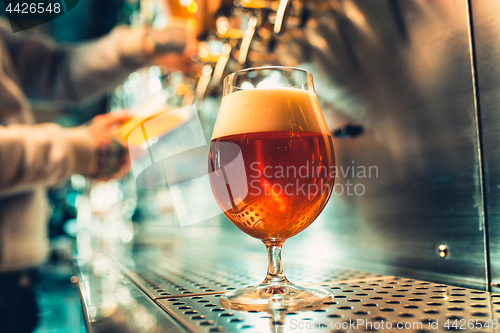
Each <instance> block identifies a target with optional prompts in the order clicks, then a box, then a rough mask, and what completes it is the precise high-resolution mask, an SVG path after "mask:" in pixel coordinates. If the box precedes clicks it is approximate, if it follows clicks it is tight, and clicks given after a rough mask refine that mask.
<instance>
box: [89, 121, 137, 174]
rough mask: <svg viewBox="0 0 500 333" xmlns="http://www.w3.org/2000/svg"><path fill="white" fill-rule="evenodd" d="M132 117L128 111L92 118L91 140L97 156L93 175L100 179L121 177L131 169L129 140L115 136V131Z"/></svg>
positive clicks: (92, 171)
mask: <svg viewBox="0 0 500 333" xmlns="http://www.w3.org/2000/svg"><path fill="white" fill-rule="evenodd" d="M129 119H130V115H128V114H126V113H122V114H115V113H107V114H103V115H98V116H96V117H94V119H92V122H91V124H90V126H89V128H88V129H89V132H90V138H89V139H90V140H91V142H92V144H93V145H94V147H95V151H96V157H95V160H94V163H93V164H94V165H93V166H92V169H91V177H92V178H94V179H99V180H108V179H119V178H122V177H124V176H125V175H126V174H127V173H128V171H129V170H130V160H129V156H128V148H127V142H125V141H123V140H119V139H118V138H116V137H114V136H113V134H112V133H113V132H114V131H115V129H116V128H118V127H119V126H120V125H121V124H123V123H124V122H125V121H127V120H129Z"/></svg>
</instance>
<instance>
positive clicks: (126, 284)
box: [76, 255, 186, 333]
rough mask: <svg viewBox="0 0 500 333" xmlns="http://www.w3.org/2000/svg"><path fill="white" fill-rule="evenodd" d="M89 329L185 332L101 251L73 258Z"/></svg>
mask: <svg viewBox="0 0 500 333" xmlns="http://www.w3.org/2000/svg"><path fill="white" fill-rule="evenodd" d="M76 264H77V270H78V276H79V278H78V280H79V281H78V286H79V289H80V296H81V299H82V306H83V310H84V317H85V320H86V322H87V328H88V330H89V332H94V333H98V332H151V333H153V332H154V333H156V332H158V333H159V332H166V331H168V332H186V330H185V329H183V328H181V327H180V326H179V325H178V324H177V323H175V321H174V320H172V319H171V318H170V317H169V316H168V315H166V314H165V313H164V312H163V311H161V310H160V309H159V308H158V306H157V305H156V304H154V302H153V301H151V300H150V299H149V298H148V297H147V296H146V295H145V294H144V293H143V292H142V291H140V289H138V288H137V287H136V286H135V285H134V284H133V283H132V282H131V281H130V280H129V279H128V278H126V277H124V276H123V275H122V274H121V273H120V271H119V270H118V269H117V267H116V266H114V265H113V263H112V262H111V261H110V260H109V259H108V258H106V257H103V256H102V255H99V256H96V257H95V258H94V261H93V264H90V263H88V262H83V261H77V262H76Z"/></svg>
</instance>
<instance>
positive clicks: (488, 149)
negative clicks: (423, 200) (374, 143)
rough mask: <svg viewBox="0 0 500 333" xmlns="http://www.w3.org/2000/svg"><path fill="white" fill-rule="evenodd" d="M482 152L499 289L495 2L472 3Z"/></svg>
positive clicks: (499, 26)
mask: <svg viewBox="0 0 500 333" xmlns="http://www.w3.org/2000/svg"><path fill="white" fill-rule="evenodd" d="M470 5H471V10H472V23H473V27H472V28H473V29H472V33H473V38H474V50H475V56H476V69H477V85H478V98H479V100H478V107H479V110H478V111H479V114H478V115H479V117H480V121H481V122H480V127H479V130H481V136H482V149H483V158H484V159H483V163H484V166H483V170H484V181H485V187H484V191H485V204H486V207H485V208H486V216H485V217H486V219H487V236H488V240H489V242H488V249H487V251H488V252H487V253H488V254H489V258H488V257H487V260H489V263H490V277H491V281H490V282H491V286H492V287H493V290H496V291H498V290H500V205H499V204H498V203H499V202H500V167H499V166H500V148H499V147H500V146H499V145H498V143H499V141H500V130H499V129H500V117H499V114H500V108H499V105H500V95H499V93H498V91H499V89H500V68H499V66H498V63H499V61H500V43H499V40H498V33H499V32H500V23H499V22H498V16H497V15H496V13H498V11H499V10H500V3H498V2H496V1H470Z"/></svg>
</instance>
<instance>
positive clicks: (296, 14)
mask: <svg viewBox="0 0 500 333" xmlns="http://www.w3.org/2000/svg"><path fill="white" fill-rule="evenodd" d="M238 7H239V8H241V9H244V10H247V11H252V12H253V13H254V15H255V16H256V17H258V18H261V20H262V22H260V24H259V26H264V25H265V22H264V21H266V20H267V21H269V22H270V23H271V24H273V29H272V30H273V31H274V33H275V34H276V35H282V34H283V33H284V32H285V29H286V27H287V26H294V27H298V28H300V27H303V26H304V24H305V22H306V21H307V18H308V11H307V7H306V5H305V4H304V2H303V1H302V0H279V1H276V0H274V1H268V0H240V1H239V3H238Z"/></svg>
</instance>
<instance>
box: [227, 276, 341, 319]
mask: <svg viewBox="0 0 500 333" xmlns="http://www.w3.org/2000/svg"><path fill="white" fill-rule="evenodd" d="M332 300H333V293H332V292H331V291H330V290H328V289H323V288H306V287H299V286H296V285H294V284H292V283H286V284H261V285H258V286H256V287H248V288H243V289H238V290H234V291H230V292H228V293H225V294H224V295H222V296H221V297H220V302H219V303H220V305H221V306H222V307H224V308H229V309H234V310H242V311H266V312H268V311H273V310H281V309H286V311H300V310H306V309H307V308H310V307H320V306H321V305H323V303H325V302H329V301H332Z"/></svg>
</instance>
